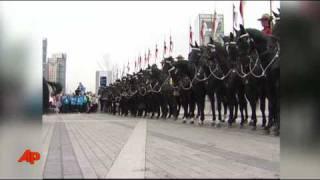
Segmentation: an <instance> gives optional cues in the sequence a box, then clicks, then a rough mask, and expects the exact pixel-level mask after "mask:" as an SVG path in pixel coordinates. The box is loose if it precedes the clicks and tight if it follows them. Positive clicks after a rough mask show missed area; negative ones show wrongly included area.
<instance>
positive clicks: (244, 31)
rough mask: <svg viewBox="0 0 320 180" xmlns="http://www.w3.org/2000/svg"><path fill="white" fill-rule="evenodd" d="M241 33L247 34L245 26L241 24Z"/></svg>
mask: <svg viewBox="0 0 320 180" xmlns="http://www.w3.org/2000/svg"><path fill="white" fill-rule="evenodd" d="M240 32H241V33H246V30H245V29H244V26H243V25H242V24H240Z"/></svg>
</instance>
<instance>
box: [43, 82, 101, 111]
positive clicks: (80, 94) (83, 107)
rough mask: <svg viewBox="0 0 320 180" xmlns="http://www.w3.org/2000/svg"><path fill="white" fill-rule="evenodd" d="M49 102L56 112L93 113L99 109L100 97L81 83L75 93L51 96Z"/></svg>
mask: <svg viewBox="0 0 320 180" xmlns="http://www.w3.org/2000/svg"><path fill="white" fill-rule="evenodd" d="M49 103H50V107H51V108H52V109H54V111H55V112H56V113H74V112H80V113H92V112H97V110H98V97H97V96H96V94H94V93H92V92H85V88H83V86H82V84H81V83H80V84H79V86H78V88H77V89H76V90H75V92H74V93H73V94H57V95H55V96H51V97H50V100H49Z"/></svg>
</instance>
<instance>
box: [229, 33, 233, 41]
mask: <svg viewBox="0 0 320 180" xmlns="http://www.w3.org/2000/svg"><path fill="white" fill-rule="evenodd" d="M233 40H234V35H233V33H232V32H230V41H233Z"/></svg>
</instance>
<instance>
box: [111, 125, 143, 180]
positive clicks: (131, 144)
mask: <svg viewBox="0 0 320 180" xmlns="http://www.w3.org/2000/svg"><path fill="white" fill-rule="evenodd" d="M146 138H147V121H146V119H142V120H139V122H138V123H137V124H136V126H135V128H134V130H133V132H132V134H131V136H130V137H129V139H128V141H127V143H126V144H125V145H124V146H123V148H122V149H121V151H120V153H119V155H118V157H117V159H116V160H115V161H114V163H113V165H112V167H111V168H110V170H109V173H108V174H107V175H106V177H105V178H139V179H142V178H145V169H146V164H145V160H146Z"/></svg>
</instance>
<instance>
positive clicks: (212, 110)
mask: <svg viewBox="0 0 320 180" xmlns="http://www.w3.org/2000/svg"><path fill="white" fill-rule="evenodd" d="M208 96H209V100H210V104H211V112H212V125H214V124H215V121H216V113H215V109H216V108H215V104H214V103H215V98H214V94H211V93H210V94H209V95H208ZM220 118H221V114H220V113H219V120H221V119H220Z"/></svg>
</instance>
